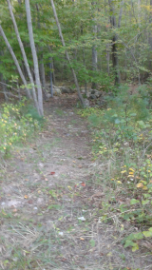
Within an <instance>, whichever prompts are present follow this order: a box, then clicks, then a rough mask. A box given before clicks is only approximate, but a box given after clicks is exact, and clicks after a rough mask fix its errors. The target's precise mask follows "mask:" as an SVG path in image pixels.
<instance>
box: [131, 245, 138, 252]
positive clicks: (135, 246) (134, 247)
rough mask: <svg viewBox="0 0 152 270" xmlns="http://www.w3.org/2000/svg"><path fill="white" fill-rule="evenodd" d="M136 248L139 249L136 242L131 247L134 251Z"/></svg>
mask: <svg viewBox="0 0 152 270" xmlns="http://www.w3.org/2000/svg"><path fill="white" fill-rule="evenodd" d="M138 249H139V246H138V244H137V243H136V244H134V246H133V247H132V251H133V252H135V251H136V250H138Z"/></svg>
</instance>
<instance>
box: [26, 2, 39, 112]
mask: <svg viewBox="0 0 152 270" xmlns="http://www.w3.org/2000/svg"><path fill="white" fill-rule="evenodd" d="M25 8H26V17H27V26H28V32H29V39H30V47H31V51H32V57H33V64H34V73H35V81H36V86H37V92H38V106H39V113H40V115H41V116H43V94H42V87H41V82H40V74H39V65H38V58H37V53H36V47H35V42H34V36H33V27H32V19H31V9H30V3H29V0H25Z"/></svg>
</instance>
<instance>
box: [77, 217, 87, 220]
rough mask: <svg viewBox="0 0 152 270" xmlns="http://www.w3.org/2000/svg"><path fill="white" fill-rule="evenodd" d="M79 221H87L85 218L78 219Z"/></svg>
mask: <svg viewBox="0 0 152 270" xmlns="http://www.w3.org/2000/svg"><path fill="white" fill-rule="evenodd" d="M78 219H79V220H81V221H85V220H86V219H85V217H78Z"/></svg>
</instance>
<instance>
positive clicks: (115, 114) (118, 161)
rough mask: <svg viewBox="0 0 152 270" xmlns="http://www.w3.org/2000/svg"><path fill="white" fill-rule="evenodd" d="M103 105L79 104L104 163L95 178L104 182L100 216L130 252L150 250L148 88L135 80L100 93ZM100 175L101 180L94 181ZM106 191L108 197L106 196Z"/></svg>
mask: <svg viewBox="0 0 152 270" xmlns="http://www.w3.org/2000/svg"><path fill="white" fill-rule="evenodd" d="M105 100H106V106H105V108H104V109H102V110H101V109H99V108H88V109H86V110H80V111H79V114H80V115H81V116H82V117H87V118H88V120H89V123H90V127H91V128H92V129H94V131H93V138H94V139H93V142H94V143H93V151H92V154H93V157H94V159H95V160H96V159H97V160H101V163H102V164H103V162H104V165H105V168H104V167H102V168H101V172H100V174H99V175H97V176H96V177H97V184H98V185H100V184H101V185H102V184H103V182H104V185H105V186H106V187H107V188H108V190H107V200H104V202H103V205H102V210H101V222H110V221H111V222H114V223H116V224H117V225H118V226H120V230H121V231H122V232H123V235H124V238H122V243H123V244H124V247H126V248H127V247H131V248H132V251H133V252H135V251H136V250H138V249H139V248H140V247H143V246H144V247H146V248H147V249H148V250H149V251H151V250H152V239H151V238H152V110H151V92H150V89H149V88H148V87H147V86H146V85H143V86H140V87H139V88H138V89H137V91H136V93H134V94H130V93H129V90H128V87H127V86H123V87H121V88H120V89H119V90H118V92H117V94H116V95H115V96H114V95H113V96H112V97H109V96H107V97H105ZM100 175H101V176H102V179H103V182H101V181H100ZM109 197H110V200H109Z"/></svg>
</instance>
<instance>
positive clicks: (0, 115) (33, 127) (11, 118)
mask: <svg viewBox="0 0 152 270" xmlns="http://www.w3.org/2000/svg"><path fill="white" fill-rule="evenodd" d="M28 108H30V110H28ZM42 122H43V119H42V118H40V117H39V116H38V115H37V113H36V110H35V109H34V108H32V106H31V105H30V106H29V105H28V104H27V101H26V100H25V99H24V100H22V101H20V102H18V103H17V104H12V103H7V104H3V105H2V108H1V110H0V154H1V156H4V155H6V154H8V153H10V152H11V150H12V149H13V148H14V146H15V145H16V144H17V143H19V142H22V143H23V142H25V141H26V140H27V138H29V137H31V136H32V137H33V135H34V134H35V133H36V131H38V130H39V129H40V128H41V127H42Z"/></svg>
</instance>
